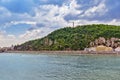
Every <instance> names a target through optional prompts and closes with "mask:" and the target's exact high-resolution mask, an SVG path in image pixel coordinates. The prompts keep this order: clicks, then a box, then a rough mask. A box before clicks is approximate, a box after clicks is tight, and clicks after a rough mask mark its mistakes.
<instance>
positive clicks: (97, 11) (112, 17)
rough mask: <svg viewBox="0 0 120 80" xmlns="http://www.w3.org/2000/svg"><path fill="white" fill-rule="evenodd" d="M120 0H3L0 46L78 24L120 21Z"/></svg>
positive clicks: (0, 14) (1, 2)
mask: <svg viewBox="0 0 120 80" xmlns="http://www.w3.org/2000/svg"><path fill="white" fill-rule="evenodd" d="M119 8H120V0H0V47H9V46H11V45H16V44H21V43H24V42H26V41H29V40H33V39H37V38H42V37H44V36H46V35H48V34H49V33H51V32H52V31H54V30H57V29H60V28H63V27H67V26H71V27H72V23H71V22H73V21H74V22H75V25H87V24H110V25H120V10H119Z"/></svg>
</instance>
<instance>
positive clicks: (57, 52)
mask: <svg viewBox="0 0 120 80" xmlns="http://www.w3.org/2000/svg"><path fill="white" fill-rule="evenodd" d="M4 53H26V54H93V55H94V54H102V55H110V54H114V55H120V52H115V51H100V52H97V51H5V52H4Z"/></svg>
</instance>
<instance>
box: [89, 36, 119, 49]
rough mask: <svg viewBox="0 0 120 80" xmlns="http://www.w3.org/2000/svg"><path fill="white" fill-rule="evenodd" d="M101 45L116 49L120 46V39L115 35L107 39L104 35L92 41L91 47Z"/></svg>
mask: <svg viewBox="0 0 120 80" xmlns="http://www.w3.org/2000/svg"><path fill="white" fill-rule="evenodd" d="M99 45H104V46H107V47H112V48H114V49H115V48H117V47H119V46H120V39H119V38H114V37H113V38H110V39H105V38H104V37H99V38H98V39H96V40H95V41H93V42H91V43H90V47H95V46H99Z"/></svg>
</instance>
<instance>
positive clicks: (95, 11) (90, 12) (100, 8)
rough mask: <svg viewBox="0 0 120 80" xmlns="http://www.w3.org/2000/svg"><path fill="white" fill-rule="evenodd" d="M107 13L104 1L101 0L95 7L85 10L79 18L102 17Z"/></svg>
mask: <svg viewBox="0 0 120 80" xmlns="http://www.w3.org/2000/svg"><path fill="white" fill-rule="evenodd" d="M107 11H108V9H107V7H106V5H105V1H104V0H103V1H102V2H101V3H99V4H98V5H97V6H93V7H91V8H89V9H87V10H86V11H85V12H84V14H83V15H81V17H94V16H96V15H97V16H101V15H104V14H105V13H106V12H107Z"/></svg>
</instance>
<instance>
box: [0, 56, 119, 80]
mask: <svg viewBox="0 0 120 80" xmlns="http://www.w3.org/2000/svg"><path fill="white" fill-rule="evenodd" d="M0 80H120V56H114V55H69V54H65V55H63V54H62V55H58V54H56V55H55V54H53V55H51V54H0Z"/></svg>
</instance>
